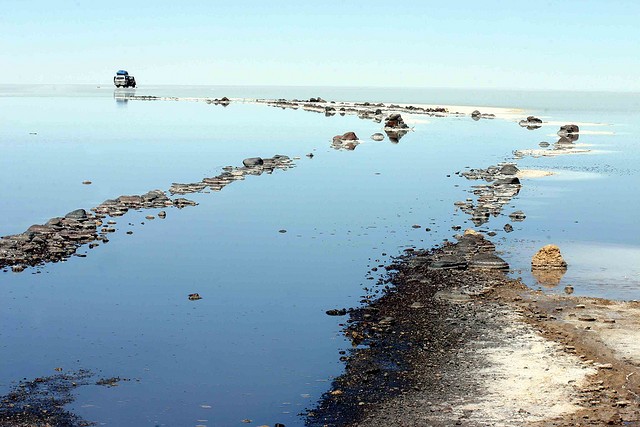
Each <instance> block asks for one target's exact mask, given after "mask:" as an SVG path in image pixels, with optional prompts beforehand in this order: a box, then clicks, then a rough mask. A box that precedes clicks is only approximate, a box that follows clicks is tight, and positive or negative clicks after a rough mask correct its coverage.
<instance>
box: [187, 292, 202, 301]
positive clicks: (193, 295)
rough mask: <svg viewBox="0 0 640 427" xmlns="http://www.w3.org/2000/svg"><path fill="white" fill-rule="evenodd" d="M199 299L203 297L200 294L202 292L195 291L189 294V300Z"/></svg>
mask: <svg viewBox="0 0 640 427" xmlns="http://www.w3.org/2000/svg"><path fill="white" fill-rule="evenodd" d="M199 299H202V297H201V296H200V294H198V293H195V294H189V300H190V301H197V300H199Z"/></svg>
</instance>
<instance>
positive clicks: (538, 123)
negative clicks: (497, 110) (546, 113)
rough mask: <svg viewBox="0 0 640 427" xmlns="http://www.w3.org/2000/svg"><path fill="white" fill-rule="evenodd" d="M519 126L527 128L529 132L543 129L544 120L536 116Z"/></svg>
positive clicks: (528, 118)
mask: <svg viewBox="0 0 640 427" xmlns="http://www.w3.org/2000/svg"><path fill="white" fill-rule="evenodd" d="M518 124H519V125H520V126H522V127H526V128H527V129H529V130H533V129H538V128H540V127H542V120H541V119H539V118H537V117H535V116H529V117H527V118H526V120H520V122H519V123H518Z"/></svg>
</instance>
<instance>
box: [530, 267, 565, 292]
mask: <svg viewBox="0 0 640 427" xmlns="http://www.w3.org/2000/svg"><path fill="white" fill-rule="evenodd" d="M566 272H567V268H566V267H565V268H554V269H548V268H533V269H531V274H532V275H533V277H534V278H535V279H536V282H538V284H539V285H540V286H545V287H547V288H553V287H555V286H558V285H559V284H560V281H561V280H562V277H563V276H564V274H565V273H566Z"/></svg>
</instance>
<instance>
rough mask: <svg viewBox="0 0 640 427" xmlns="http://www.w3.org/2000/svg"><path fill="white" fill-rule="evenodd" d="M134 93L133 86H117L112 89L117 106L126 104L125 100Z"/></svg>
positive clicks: (130, 97) (127, 100)
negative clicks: (123, 87)
mask: <svg viewBox="0 0 640 427" xmlns="http://www.w3.org/2000/svg"><path fill="white" fill-rule="evenodd" d="M135 94H136V90H135V89H133V88H129V89H122V88H118V89H115V90H114V91H113V99H115V100H116V104H117V105H119V106H126V105H127V102H129V100H130V99H132V98H133V97H134V96H135Z"/></svg>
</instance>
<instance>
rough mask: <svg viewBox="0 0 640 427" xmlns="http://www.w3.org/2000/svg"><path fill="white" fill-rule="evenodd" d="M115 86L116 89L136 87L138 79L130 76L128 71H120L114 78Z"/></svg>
mask: <svg viewBox="0 0 640 427" xmlns="http://www.w3.org/2000/svg"><path fill="white" fill-rule="evenodd" d="M113 84H114V85H115V86H116V87H133V88H135V87H136V79H135V77H133V76H130V75H129V73H128V72H127V71H126V70H118V71H117V72H116V75H115V76H114V77H113Z"/></svg>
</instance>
